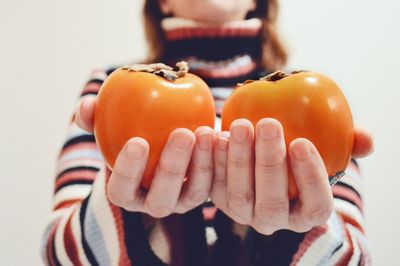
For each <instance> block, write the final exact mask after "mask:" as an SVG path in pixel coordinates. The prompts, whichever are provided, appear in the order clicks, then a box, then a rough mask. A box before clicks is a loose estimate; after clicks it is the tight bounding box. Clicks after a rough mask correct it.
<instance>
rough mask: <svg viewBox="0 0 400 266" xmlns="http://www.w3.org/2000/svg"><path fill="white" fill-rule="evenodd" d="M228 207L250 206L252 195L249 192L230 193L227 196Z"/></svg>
mask: <svg viewBox="0 0 400 266" xmlns="http://www.w3.org/2000/svg"><path fill="white" fill-rule="evenodd" d="M228 200H229V205H230V206H233V207H238V208H243V207H248V206H249V205H252V203H253V193H251V192H230V193H229V196H228Z"/></svg>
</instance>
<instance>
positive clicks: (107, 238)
mask: <svg viewBox="0 0 400 266" xmlns="http://www.w3.org/2000/svg"><path fill="white" fill-rule="evenodd" d="M93 186H94V187H93V194H92V196H91V198H90V204H89V205H88V207H90V208H91V209H92V211H93V214H94V216H95V218H96V220H97V223H98V225H99V227H100V228H101V231H102V235H103V239H104V242H105V245H106V249H107V252H108V256H109V259H110V265H118V260H119V256H120V249H119V241H118V231H117V225H116V224H115V221H114V216H113V214H112V211H111V208H110V205H109V203H108V199H107V198H106V197H107V196H106V189H105V174H104V171H103V170H101V172H99V174H98V175H97V177H96V181H95V182H94V185H93Z"/></svg>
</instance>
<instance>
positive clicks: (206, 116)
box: [94, 62, 215, 188]
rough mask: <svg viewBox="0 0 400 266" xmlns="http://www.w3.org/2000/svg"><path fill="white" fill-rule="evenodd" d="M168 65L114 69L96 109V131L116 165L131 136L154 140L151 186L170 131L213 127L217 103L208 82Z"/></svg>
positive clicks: (148, 174) (147, 177)
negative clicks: (119, 154)
mask: <svg viewBox="0 0 400 266" xmlns="http://www.w3.org/2000/svg"><path fill="white" fill-rule="evenodd" d="M177 68H179V69H178V70H176V71H174V70H173V68H171V67H168V66H166V65H164V64H151V65H133V66H129V67H123V68H119V69H117V70H115V71H114V72H113V73H112V74H111V75H110V76H109V77H108V78H107V79H106V80H105V81H104V83H103V85H102V86H101V89H100V91H99V94H98V101H97V104H96V108H95V113H94V134H95V138H96V142H97V144H98V146H99V149H100V151H101V153H102V154H103V156H104V159H105V161H106V163H107V166H108V167H109V168H110V169H111V170H112V169H113V166H114V163H115V160H116V157H117V155H118V153H119V152H120V150H121V148H122V147H123V145H124V144H125V143H126V142H127V141H128V140H129V139H130V138H132V137H142V138H144V139H145V140H147V142H148V143H149V146H150V154H149V159H148V162H147V167H146V169H145V172H144V175H143V179H142V181H141V185H142V187H144V188H149V186H150V184H151V181H152V178H153V175H154V172H155V168H156V166H157V163H158V160H159V157H160V154H161V152H162V149H163V148H164V145H165V143H166V142H167V139H168V136H169V134H170V133H171V132H172V131H173V130H174V129H176V128H187V129H190V130H192V131H194V130H195V129H196V128H198V127H200V126H209V127H212V128H213V127H214V120H215V109H214V108H215V107H214V102H213V97H212V95H211V92H210V89H209V87H208V86H207V84H206V83H205V82H204V81H203V80H202V79H201V78H199V77H198V76H196V75H193V74H191V73H188V67H187V64H186V63H184V62H180V63H178V64H177Z"/></svg>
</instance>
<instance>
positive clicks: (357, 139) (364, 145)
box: [352, 128, 374, 158]
mask: <svg viewBox="0 0 400 266" xmlns="http://www.w3.org/2000/svg"><path fill="white" fill-rule="evenodd" d="M373 151H374V139H373V136H372V135H371V133H369V132H368V131H367V130H365V129H362V128H356V129H355V132H354V146H353V153H352V156H353V157H354V158H362V157H366V156H368V155H369V154H371V153H372V152H373Z"/></svg>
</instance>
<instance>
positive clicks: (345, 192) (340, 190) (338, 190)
mask: <svg viewBox="0 0 400 266" xmlns="http://www.w3.org/2000/svg"><path fill="white" fill-rule="evenodd" d="M332 192H333V196H338V197H342V198H344V199H348V200H349V201H351V202H354V203H355V204H356V206H357V207H358V208H359V209H360V210H361V211H362V210H363V203H362V201H361V199H360V197H358V195H357V194H356V193H354V191H352V190H351V189H348V188H346V187H343V186H333V187H332Z"/></svg>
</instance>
